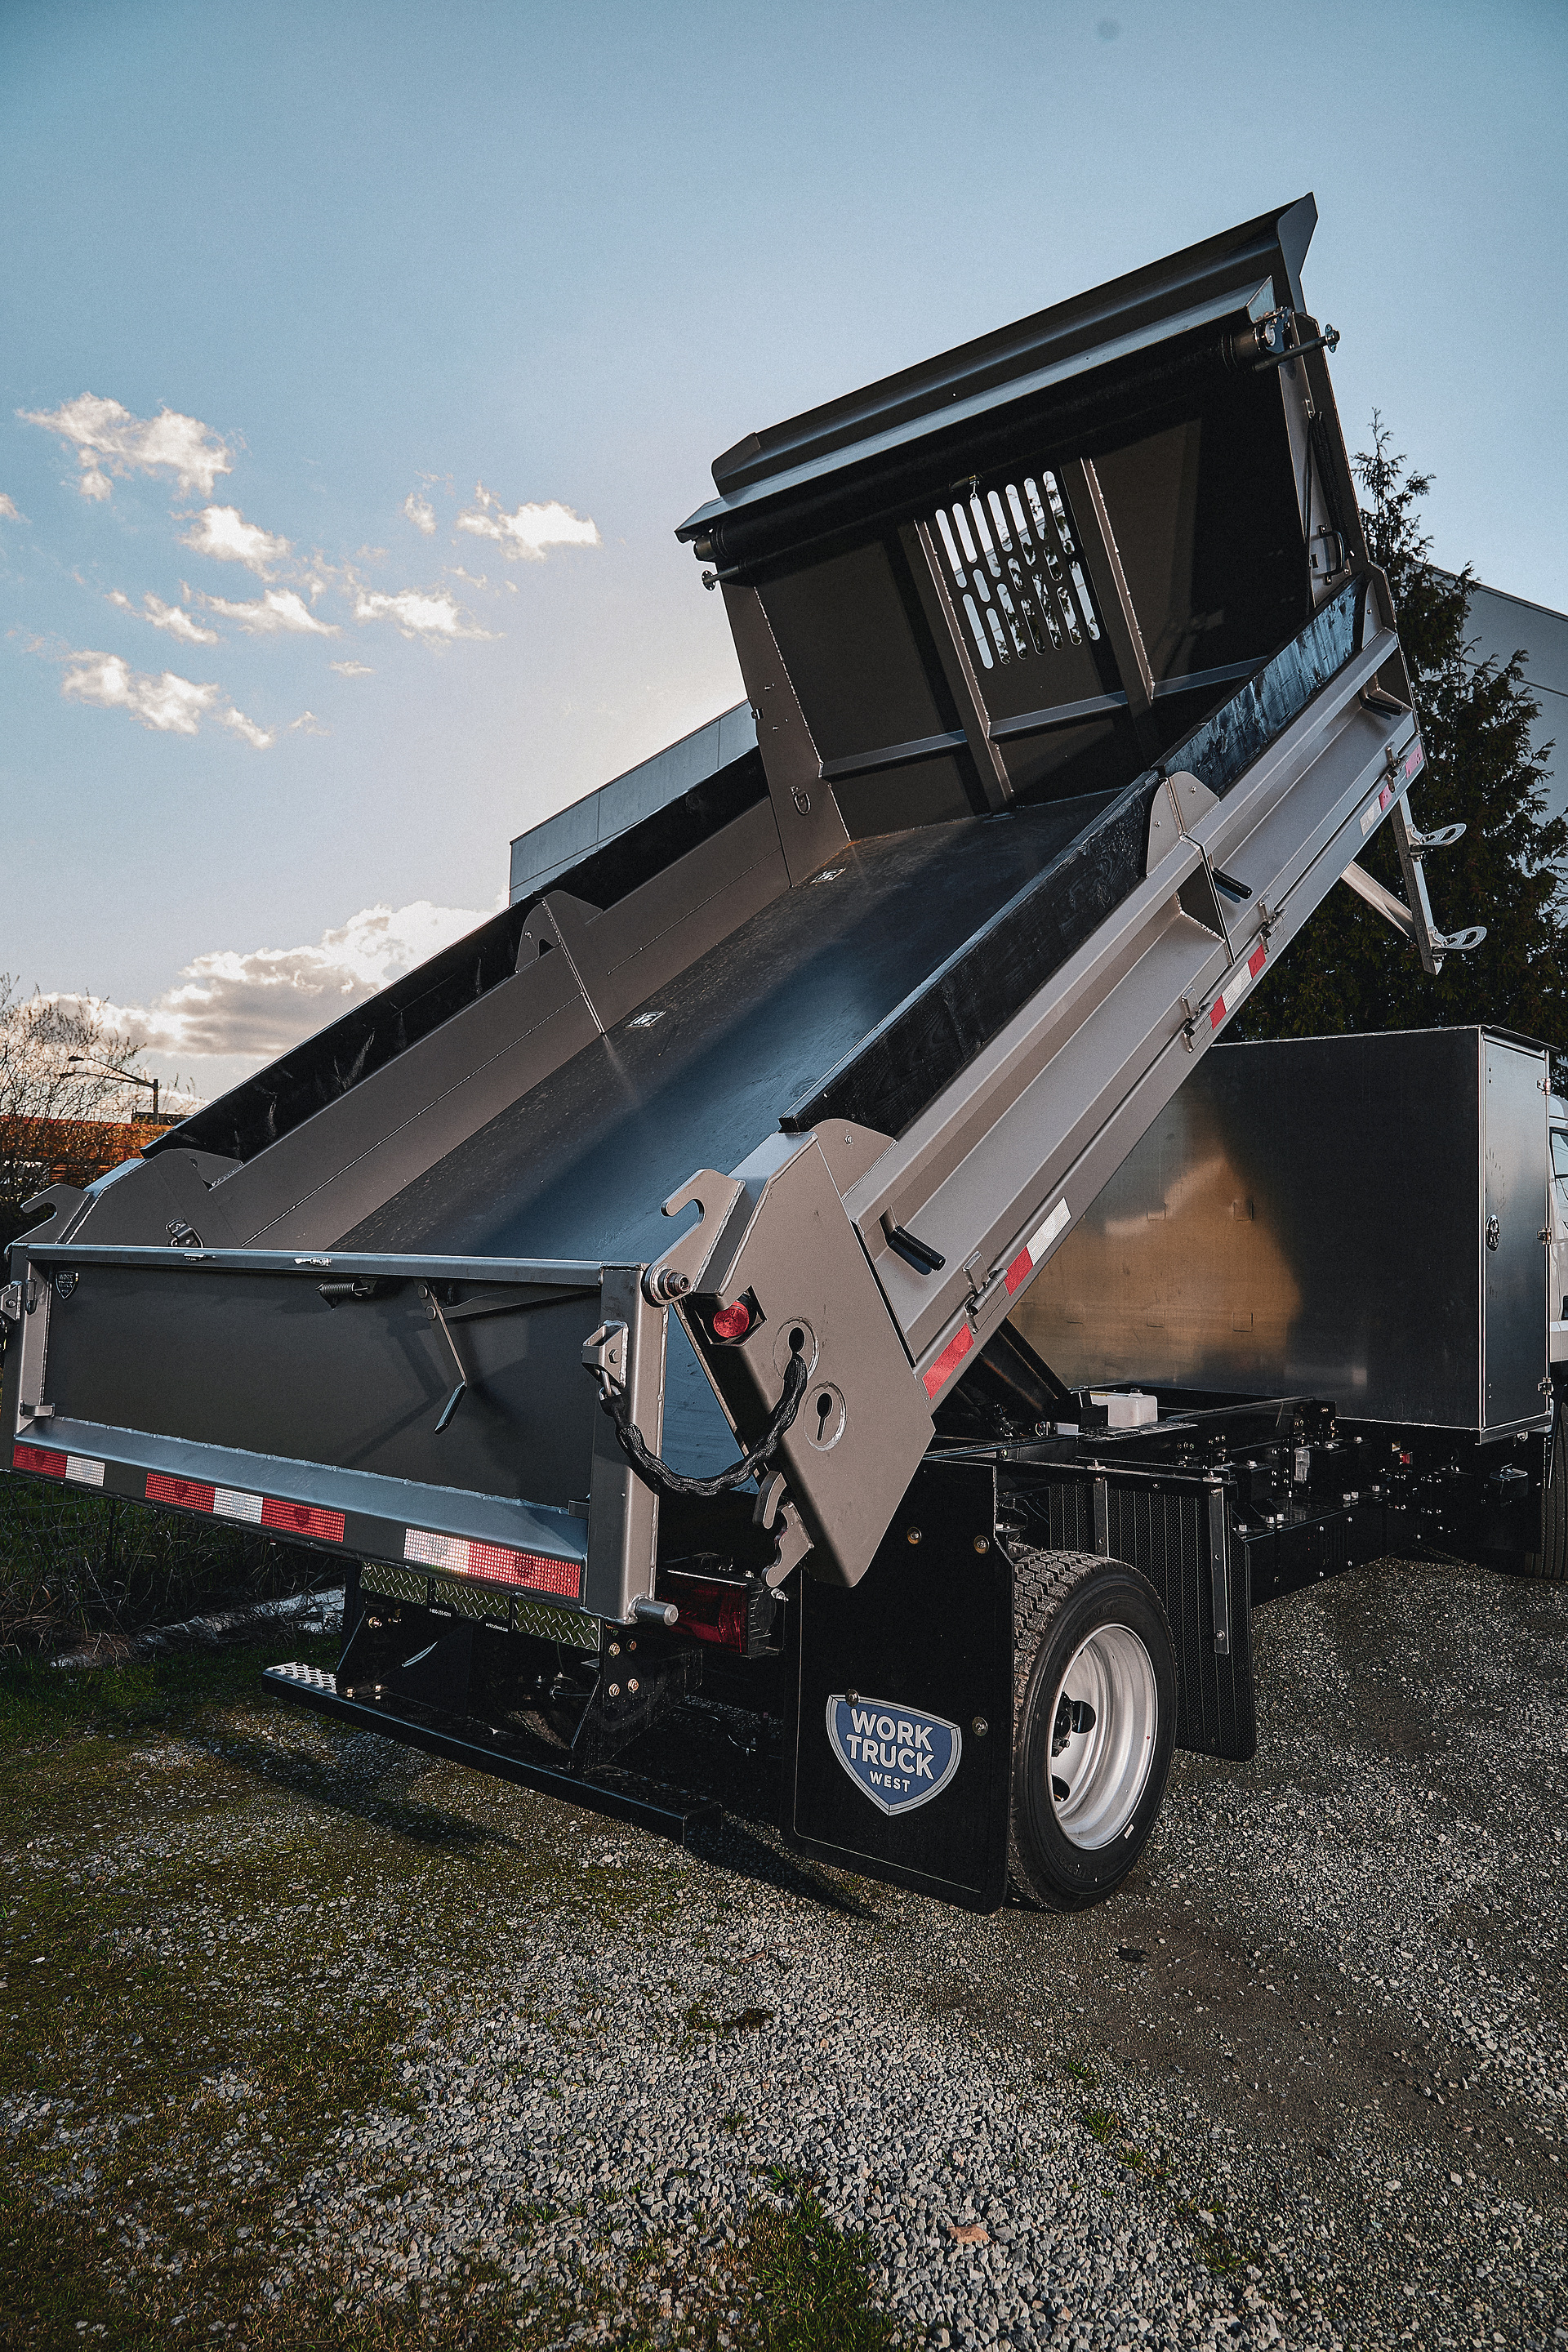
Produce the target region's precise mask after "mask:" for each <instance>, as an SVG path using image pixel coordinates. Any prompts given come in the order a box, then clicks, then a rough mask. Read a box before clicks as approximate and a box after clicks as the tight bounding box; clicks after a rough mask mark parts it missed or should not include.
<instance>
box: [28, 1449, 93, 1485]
mask: <svg viewBox="0 0 1568 2352" xmlns="http://www.w3.org/2000/svg"><path fill="white" fill-rule="evenodd" d="M11 1466H12V1468H13V1469H14V1470H37V1471H40V1472H41V1473H42V1474H43V1475H44V1476H45V1477H46V1478H63V1479H65V1481H66V1483H67V1485H68V1486H102V1484H103V1465H102V1463H101V1462H95V1461H94V1460H93V1459H92V1457H91V1455H90V1454H57V1453H56V1452H55V1451H54V1449H53V1447H52V1446H47V1445H18V1446H17V1447H16V1449H15V1450H14V1452H13V1454H12V1455H11Z"/></svg>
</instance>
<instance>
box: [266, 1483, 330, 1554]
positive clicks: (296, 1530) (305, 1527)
mask: <svg viewBox="0 0 1568 2352" xmlns="http://www.w3.org/2000/svg"><path fill="white" fill-rule="evenodd" d="M261 1524H262V1526H263V1527H264V1528H278V1530H279V1533H280V1534H282V1535H289V1536H314V1537H315V1538H317V1540H318V1541H319V1542H321V1543H342V1539H343V1515H342V1512H341V1511H323V1510H321V1509H319V1508H318V1507H317V1506H316V1505H315V1504H314V1503H279V1502H275V1501H274V1500H273V1498H272V1496H270V1495H268V1496H264V1497H263V1500H262V1505H261Z"/></svg>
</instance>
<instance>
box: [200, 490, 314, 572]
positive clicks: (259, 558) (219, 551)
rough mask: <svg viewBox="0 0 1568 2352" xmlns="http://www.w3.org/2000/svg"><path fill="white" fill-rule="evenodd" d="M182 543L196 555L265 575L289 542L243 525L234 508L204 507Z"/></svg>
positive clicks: (286, 552)
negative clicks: (244, 566) (270, 564)
mask: <svg viewBox="0 0 1568 2352" xmlns="http://www.w3.org/2000/svg"><path fill="white" fill-rule="evenodd" d="M184 545H185V546H186V547H194V548H195V551H196V553H197V554H198V555H211V556H215V557H216V559H217V561H218V562H220V563H244V564H247V565H248V566H249V568H250V570H251V571H252V572H259V573H260V574H261V576H262V577H263V579H265V578H266V576H267V567H268V564H269V563H280V562H282V560H283V558H284V557H285V556H286V555H287V554H288V552H289V542H288V541H287V540H286V539H279V538H278V537H277V536H276V534H275V533H273V532H272V531H269V530H262V528H261V526H260V524H259V523H255V522H247V521H246V520H245V517H244V516H243V515H242V514H241V513H240V511H239V509H238V508H237V507H204V508H203V509H202V510H201V512H200V514H199V515H198V516H197V517H196V519H195V522H194V523H193V524H192V526H191V528H190V530H188V531H187V532H186V533H185V536H184Z"/></svg>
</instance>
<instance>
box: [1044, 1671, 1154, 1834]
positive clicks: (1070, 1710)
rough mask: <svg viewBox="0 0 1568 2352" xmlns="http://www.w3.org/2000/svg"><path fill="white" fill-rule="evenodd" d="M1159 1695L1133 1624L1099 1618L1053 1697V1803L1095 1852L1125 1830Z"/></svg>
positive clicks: (1149, 1758) (1141, 1781)
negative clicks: (1101, 1621) (1110, 1622)
mask: <svg viewBox="0 0 1568 2352" xmlns="http://www.w3.org/2000/svg"><path fill="white" fill-rule="evenodd" d="M1159 1720H1160V1697H1159V1692H1158V1690H1157V1689H1156V1687H1155V1683H1154V1668H1153V1664H1152V1661H1151V1659H1150V1656H1149V1653H1148V1651H1147V1650H1146V1649H1145V1648H1144V1647H1143V1644H1142V1642H1141V1641H1140V1640H1139V1638H1138V1636H1137V1634H1136V1633H1134V1632H1133V1631H1132V1628H1131V1626H1130V1625H1097V1626H1096V1627H1095V1630H1094V1632H1093V1633H1091V1634H1090V1635H1089V1638H1088V1640H1087V1641H1085V1642H1082V1643H1079V1647H1078V1649H1077V1650H1076V1651H1075V1652H1074V1653H1073V1656H1072V1660H1071V1663H1070V1664H1068V1670H1067V1672H1066V1674H1065V1675H1063V1676H1062V1678H1061V1681H1060V1682H1059V1683H1058V1685H1057V1695H1056V1697H1055V1699H1054V1700H1053V1701H1052V1703H1051V1713H1050V1723H1051V1754H1050V1764H1049V1775H1050V1787H1051V1807H1052V1810H1053V1811H1054V1812H1055V1814H1056V1817H1057V1825H1058V1828H1059V1829H1060V1830H1061V1832H1062V1834H1063V1835H1064V1836H1065V1837H1067V1838H1068V1839H1069V1840H1070V1841H1071V1843H1073V1844H1074V1845H1076V1846H1082V1847H1083V1848H1084V1849H1085V1850H1086V1851H1087V1852H1089V1853H1093V1852H1095V1851H1096V1850H1097V1849H1098V1848H1099V1847H1100V1846H1107V1845H1110V1844H1111V1843H1112V1842H1113V1841H1114V1840H1115V1839H1117V1838H1119V1837H1121V1835H1122V1834H1123V1833H1124V1832H1125V1831H1126V1828H1127V1825H1128V1823H1129V1822H1131V1819H1132V1816H1133V1814H1134V1813H1135V1812H1136V1811H1137V1810H1138V1800H1139V1799H1140V1797H1142V1794H1143V1790H1144V1786H1145V1784H1146V1782H1147V1780H1148V1778H1149V1768H1150V1766H1151V1765H1152V1762H1153V1760H1154V1735H1155V1732H1156V1730H1157V1729H1158V1727H1159Z"/></svg>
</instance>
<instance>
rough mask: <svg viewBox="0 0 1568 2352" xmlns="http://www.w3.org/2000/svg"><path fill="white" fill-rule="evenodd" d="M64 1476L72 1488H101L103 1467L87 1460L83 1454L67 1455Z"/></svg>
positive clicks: (98, 1463)
mask: <svg viewBox="0 0 1568 2352" xmlns="http://www.w3.org/2000/svg"><path fill="white" fill-rule="evenodd" d="M66 1476H67V1477H68V1479H69V1480H70V1482H71V1485H72V1486H102V1484H103V1465H102V1463H101V1462H93V1461H91V1460H89V1457H88V1455H87V1454H67V1455H66Z"/></svg>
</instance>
